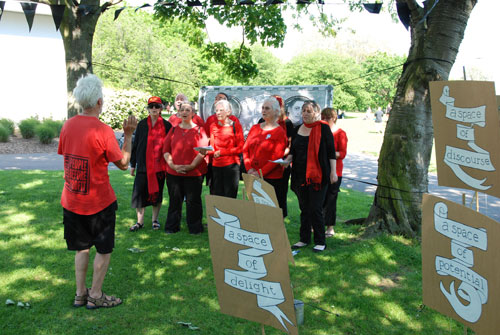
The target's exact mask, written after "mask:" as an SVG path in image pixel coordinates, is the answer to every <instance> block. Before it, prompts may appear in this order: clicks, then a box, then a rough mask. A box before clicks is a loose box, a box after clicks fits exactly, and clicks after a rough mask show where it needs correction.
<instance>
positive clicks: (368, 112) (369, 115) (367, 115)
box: [363, 107, 372, 120]
mask: <svg viewBox="0 0 500 335" xmlns="http://www.w3.org/2000/svg"><path fill="white" fill-rule="evenodd" d="M371 119H372V108H371V107H368V109H367V110H366V112H365V116H363V120H371Z"/></svg>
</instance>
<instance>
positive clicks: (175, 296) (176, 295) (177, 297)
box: [170, 294, 184, 301]
mask: <svg viewBox="0 0 500 335" xmlns="http://www.w3.org/2000/svg"><path fill="white" fill-rule="evenodd" d="M170 300H173V301H184V297H182V296H180V295H178V294H172V295H171V296H170Z"/></svg>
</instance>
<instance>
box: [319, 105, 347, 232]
mask: <svg viewBox="0 0 500 335" xmlns="http://www.w3.org/2000/svg"><path fill="white" fill-rule="evenodd" d="M321 120H323V121H326V122H328V125H329V126H330V129H331V130H332V133H333V138H334V142H335V158H336V159H337V176H338V180H337V181H336V182H335V183H334V184H328V190H327V191H326V197H325V202H324V203H323V216H324V218H325V226H326V233H325V237H332V236H333V235H334V234H335V231H334V230H333V226H335V222H336V219H337V197H338V194H339V191H340V184H341V183H342V169H343V167H344V163H343V159H344V157H345V155H346V154H347V135H346V133H345V131H343V130H342V129H340V128H338V127H337V112H336V111H335V110H334V109H333V108H325V109H323V110H322V111H321Z"/></svg>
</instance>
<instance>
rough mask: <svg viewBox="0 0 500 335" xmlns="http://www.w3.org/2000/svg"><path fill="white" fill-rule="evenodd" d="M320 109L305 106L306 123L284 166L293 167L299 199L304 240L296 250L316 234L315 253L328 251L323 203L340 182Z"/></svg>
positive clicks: (311, 103)
mask: <svg viewBox="0 0 500 335" xmlns="http://www.w3.org/2000/svg"><path fill="white" fill-rule="evenodd" d="M320 117H321V112H320V107H319V105H318V104H317V103H316V102H314V101H306V102H305V103H304V105H303V106H302V120H303V121H304V123H303V124H302V125H301V126H300V127H298V128H297V134H296V135H295V136H294V138H293V140H292V147H291V149H290V154H289V155H288V157H287V158H286V159H285V162H284V163H283V165H284V166H288V165H289V164H290V163H292V164H293V165H292V181H291V188H292V191H294V192H295V194H296V195H297V199H298V201H299V208H300V240H299V241H298V242H297V243H295V244H294V245H292V249H299V248H304V247H305V246H307V245H308V244H309V243H311V228H312V230H313V233H314V244H315V245H314V247H313V252H323V251H324V250H325V249H326V239H325V219H324V217H323V203H324V201H325V195H326V192H327V190H328V184H333V183H335V182H336V181H337V173H336V169H337V167H336V160H335V144H334V139H333V135H332V132H331V130H330V127H329V126H328V124H326V122H324V121H320Z"/></svg>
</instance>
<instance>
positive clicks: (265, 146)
mask: <svg viewBox="0 0 500 335" xmlns="http://www.w3.org/2000/svg"><path fill="white" fill-rule="evenodd" d="M280 113H281V110H280V105H279V103H278V100H276V98H274V97H271V98H267V99H266V100H264V103H263V104H262V118H263V119H264V122H262V123H258V124H256V125H254V126H253V127H252V128H250V132H249V133H248V136H247V139H246V142H245V145H244V146H243V160H244V163H245V168H246V171H247V173H248V174H251V175H253V176H256V177H263V178H264V180H265V181H266V182H268V183H269V184H271V185H273V187H274V190H275V192H276V197H277V198H278V202H279V206H280V208H281V209H282V211H283V208H284V207H285V205H284V203H283V199H284V198H283V195H282V194H281V193H280V192H282V188H281V187H280V182H281V178H282V177H283V167H282V166H281V165H280V164H277V163H273V162H272V161H274V160H278V159H281V158H283V156H284V154H285V150H286V149H287V147H288V143H287V142H288V139H287V137H286V132H285V131H284V130H283V128H282V127H280V125H279V123H278V119H279V116H280ZM285 200H286V198H285Z"/></svg>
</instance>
